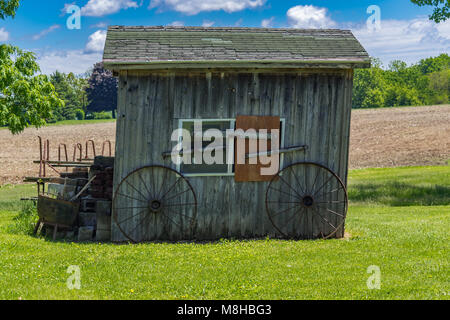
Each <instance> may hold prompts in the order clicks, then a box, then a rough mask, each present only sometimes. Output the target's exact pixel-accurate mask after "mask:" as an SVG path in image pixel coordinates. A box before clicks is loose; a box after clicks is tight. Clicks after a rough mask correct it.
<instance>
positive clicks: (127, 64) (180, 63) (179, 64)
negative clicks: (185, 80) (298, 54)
mask: <svg viewBox="0 0 450 320" xmlns="http://www.w3.org/2000/svg"><path fill="white" fill-rule="evenodd" d="M103 64H104V66H105V68H107V69H110V70H115V71H120V70H139V69H142V70H157V69H193V68H206V69H209V68H261V69H275V68H287V69H303V68H337V69H358V68H370V66H371V62H370V59H369V58H362V59H308V60H200V61H195V60H173V61H171V60H164V61H118V60H109V59H104V60H103Z"/></svg>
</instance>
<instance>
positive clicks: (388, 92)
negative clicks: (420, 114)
mask: <svg viewBox="0 0 450 320" xmlns="http://www.w3.org/2000/svg"><path fill="white" fill-rule="evenodd" d="M372 62H373V63H372V68H370V69H358V70H356V71H355V80H354V92H353V107H354V108H381V107H397V106H418V105H433V104H446V103H449V97H450V57H449V56H448V54H441V55H439V56H437V57H434V58H427V59H422V60H420V61H419V62H418V63H416V64H413V65H411V66H408V65H407V64H406V63H405V62H403V61H400V60H395V61H392V62H391V63H390V64H389V66H388V68H387V69H383V68H382V64H381V62H380V60H378V59H373V61H372Z"/></svg>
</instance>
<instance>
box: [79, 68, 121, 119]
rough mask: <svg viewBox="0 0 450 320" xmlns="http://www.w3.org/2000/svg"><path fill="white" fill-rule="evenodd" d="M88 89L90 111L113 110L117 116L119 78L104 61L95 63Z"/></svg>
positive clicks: (88, 107)
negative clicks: (108, 68) (104, 64)
mask: <svg viewBox="0 0 450 320" xmlns="http://www.w3.org/2000/svg"><path fill="white" fill-rule="evenodd" d="M88 83H89V85H88V87H87V89H86V93H87V97H88V100H89V104H88V106H87V111H88V112H101V111H112V113H113V117H114V118H116V110H117V79H116V78H115V77H114V76H113V74H112V72H111V71H109V70H106V69H105V68H103V63H102V62H99V63H96V64H95V65H94V70H92V74H91V77H90V78H89V81H88Z"/></svg>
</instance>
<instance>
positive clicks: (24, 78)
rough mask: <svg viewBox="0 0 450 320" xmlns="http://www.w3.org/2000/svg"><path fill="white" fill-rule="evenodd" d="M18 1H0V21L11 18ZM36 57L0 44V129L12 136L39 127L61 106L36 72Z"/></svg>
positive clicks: (53, 92)
mask: <svg viewBox="0 0 450 320" xmlns="http://www.w3.org/2000/svg"><path fill="white" fill-rule="evenodd" d="M18 6H19V1H15V0H10V1H8V0H6V1H5V0H0V19H5V18H6V17H8V16H11V17H14V16H15V12H16V9H17V8H18ZM39 71H40V69H39V65H38V64H37V63H36V56H35V55H34V54H33V53H32V52H26V51H22V50H20V49H19V48H17V47H14V46H11V45H7V44H2V45H0V126H6V127H8V128H9V130H10V131H11V132H12V133H13V134H17V133H20V132H21V131H23V130H24V129H25V128H27V127H28V126H30V125H34V126H36V127H40V126H43V125H45V124H46V119H48V118H51V117H52V111H53V110H54V109H55V108H59V107H62V106H63V105H64V103H63V102H62V101H61V100H60V99H59V98H58V96H57V94H56V92H55V88H54V87H53V85H52V84H51V83H50V81H49V79H48V77H47V76H45V75H37V73H39Z"/></svg>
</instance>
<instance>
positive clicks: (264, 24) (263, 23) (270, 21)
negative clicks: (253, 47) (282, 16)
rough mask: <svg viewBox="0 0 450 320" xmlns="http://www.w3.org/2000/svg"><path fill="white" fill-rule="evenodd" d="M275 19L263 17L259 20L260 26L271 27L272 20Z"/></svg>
mask: <svg viewBox="0 0 450 320" xmlns="http://www.w3.org/2000/svg"><path fill="white" fill-rule="evenodd" d="M274 20H275V17H271V18H269V19H264V20H263V21H261V27H263V28H271V27H272V26H273V21H274Z"/></svg>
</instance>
